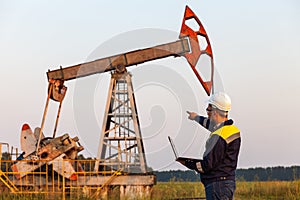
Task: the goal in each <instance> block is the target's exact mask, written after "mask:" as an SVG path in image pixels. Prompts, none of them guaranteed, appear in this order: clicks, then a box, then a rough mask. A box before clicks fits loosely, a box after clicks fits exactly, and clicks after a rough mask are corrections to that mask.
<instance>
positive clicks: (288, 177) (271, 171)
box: [154, 166, 300, 182]
mask: <svg viewBox="0 0 300 200" xmlns="http://www.w3.org/2000/svg"><path fill="white" fill-rule="evenodd" d="M154 174H156V178H157V181H159V182H169V181H186V182H195V181H200V175H199V174H197V173H195V172H194V171H191V170H187V171H182V170H170V171H155V172H154ZM236 178H237V180H239V181H293V180H299V179H300V166H292V167H280V166H279V167H267V168H262V167H257V168H248V169H237V171H236Z"/></svg>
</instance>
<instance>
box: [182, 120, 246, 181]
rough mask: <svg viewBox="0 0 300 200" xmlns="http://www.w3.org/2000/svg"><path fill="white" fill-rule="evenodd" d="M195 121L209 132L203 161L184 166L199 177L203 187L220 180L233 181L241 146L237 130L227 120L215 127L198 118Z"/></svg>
mask: <svg viewBox="0 0 300 200" xmlns="http://www.w3.org/2000/svg"><path fill="white" fill-rule="evenodd" d="M195 121H197V122H198V123H199V124H201V125H202V126H203V127H205V128H206V129H208V130H210V131H211V134H210V137H209V139H208V140H207V142H206V146H205V152H204V155H203V160H197V161H195V160H190V161H187V162H186V166H187V167H188V168H190V169H194V170H196V171H197V172H199V173H200V175H201V182H202V183H203V184H204V185H207V184H209V183H212V182H215V181H221V180H235V170H236V167H237V161H238V154H239V150H240V145H241V137H240V131H239V129H238V128H237V127H236V126H234V125H233V121H232V120H227V121H225V122H223V123H222V124H220V125H219V126H217V127H210V121H209V119H207V118H205V117H202V116H198V117H196V119H195Z"/></svg>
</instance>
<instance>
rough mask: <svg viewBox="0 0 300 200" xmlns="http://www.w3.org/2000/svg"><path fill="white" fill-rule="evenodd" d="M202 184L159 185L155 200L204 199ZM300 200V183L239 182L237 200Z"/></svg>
mask: <svg viewBox="0 0 300 200" xmlns="http://www.w3.org/2000/svg"><path fill="white" fill-rule="evenodd" d="M204 197H205V192H204V188H203V186H202V184H200V183H194V182H193V183H192V182H168V183H158V184H157V185H156V186H154V189H153V199H180V198H204ZM244 199H251V200H264V199H268V200H269V199H271V200H272V199H274V200H275V199H276V200H281V199H282V200H283V199H284V200H300V181H269V182H237V189H236V192H235V200H244Z"/></svg>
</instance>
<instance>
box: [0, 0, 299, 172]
mask: <svg viewBox="0 0 300 200" xmlns="http://www.w3.org/2000/svg"><path fill="white" fill-rule="evenodd" d="M186 5H188V6H189V7H190V8H191V9H192V10H193V11H194V13H195V14H196V15H197V16H198V17H199V19H200V20H201V22H202V23H203V25H204V27H205V29H206V31H207V32H208V35H209V38H210V41H211V44H212V48H213V53H214V58H215V64H216V70H217V74H218V76H219V77H220V78H217V79H216V80H217V82H216V87H218V88H222V89H224V90H225V91H226V92H227V93H228V94H229V95H230V96H231V98H232V111H231V113H230V117H232V118H233V119H234V121H235V123H236V125H237V126H238V127H239V128H240V130H241V133H242V147H241V153H240V158H239V164H238V167H239V168H247V167H271V166H279V165H280V166H291V165H300V157H299V156H298V154H299V153H300V145H299V143H300V131H299V130H298V123H299V122H298V121H299V119H300V118H299V113H300V89H299V88H300V80H299V79H298V76H299V74H300V61H299V58H298V57H297V56H299V55H300V38H299V35H300V23H299V19H300V13H299V8H300V3H299V2H298V1H297V0H285V1H283V0H275V1H274V0H272V1H271V0H265V1H258V0H253V1H244V2H243V1H237V0H229V1H203V0H198V1H196V0H193V1H183V0H164V1H158V0H155V1H142V0H140V1H138V0H134V1H133V0H130V1H102V0H98V1H79V0H78V1H74V0H72V1H58V0H54V1H37V0H36V1H32V0H27V1H9V0H7V1H5V0H0V67H1V68H0V69H1V73H0V81H1V84H0V91H1V93H2V95H1V97H2V98H1V101H0V102H1V103H0V110H1V113H2V114H1V115H0V121H1V128H0V141H1V142H8V143H10V144H11V145H12V146H14V147H15V148H20V144H19V141H20V139H19V137H20V131H21V127H22V124H23V123H28V124H29V125H30V126H31V127H32V129H34V128H35V127H37V126H40V124H41V120H42V115H43V110H44V106H45V101H46V95H47V77H46V72H47V71H48V69H52V70H53V69H57V68H59V66H63V67H67V66H71V65H74V64H79V63H83V62H86V61H87V60H93V59H96V58H100V57H105V56H110V55H114V54H116V53H125V52H126V51H132V50H136V49H141V48H145V47H151V46H154V45H158V44H162V43H165V42H172V41H175V40H176V39H178V38H177V35H178V32H179V30H180V26H181V22H182V17H183V14H184V9H185V6H186ZM128 70H129V71H131V72H132V74H133V84H134V87H135V90H136V94H137V95H136V102H137V107H138V112H139V116H140V123H141V127H142V134H143V136H144V145H145V149H146V158H147V162H148V165H149V166H151V167H153V168H154V169H156V170H165V169H184V168H183V167H182V166H180V164H178V163H176V162H174V155H173V154H172V151H171V149H170V146H169V144H168V141H167V139H166V138H167V136H168V135H171V136H172V137H173V138H174V141H175V144H176V146H177V147H178V151H179V152H180V154H181V155H184V156H192V157H199V158H200V157H201V154H202V152H203V148H204V144H205V139H206V138H207V131H205V130H203V129H202V128H201V127H199V126H198V125H197V124H196V123H193V122H191V121H189V120H188V119H187V115H186V113H185V111H186V110H194V111H196V112H198V113H199V114H204V115H205V114H206V113H205V106H206V105H205V103H204V102H205V100H206V99H207V96H206V95H205V93H204V92H203V88H202V87H201V86H200V84H199V83H198V82H197V80H196V79H195V77H194V75H193V74H192V72H191V70H190V69H189V66H188V65H187V62H186V61H185V60H184V58H176V59H175V58H168V59H163V60H157V61H155V62H151V64H148V63H145V64H143V65H141V66H138V67H132V68H129V69H128ZM108 81H109V74H104V75H95V76H91V77H87V78H82V79H80V80H79V79H78V80H75V81H70V82H66V83H65V84H66V86H67V87H68V93H67V96H66V98H65V100H64V104H63V110H62V113H61V119H60V124H59V129H58V133H57V134H58V135H60V134H64V133H66V132H67V133H70V135H72V136H78V137H79V139H80V141H81V143H82V145H83V146H84V147H85V149H86V150H85V151H84V154H85V155H89V156H96V152H97V145H98V142H99V134H100V132H99V131H100V129H99V128H100V127H101V126H102V115H103V107H105V101H106V98H107V94H106V90H107V84H108ZM94 83H96V85H95V84H94ZM89 90H90V93H88V91H89ZM85 92H87V93H88V94H85ZM90 98H92V99H90ZM55 111H56V105H55V104H53V105H52V104H51V106H50V111H49V115H48V118H47V125H46V127H45V135H46V136H51V135H52V132H51V131H52V126H53V124H54V120H55V115H54V113H55ZM89 116H90V118H89ZM92 122H96V123H95V124H92ZM143 132H144V133H143Z"/></svg>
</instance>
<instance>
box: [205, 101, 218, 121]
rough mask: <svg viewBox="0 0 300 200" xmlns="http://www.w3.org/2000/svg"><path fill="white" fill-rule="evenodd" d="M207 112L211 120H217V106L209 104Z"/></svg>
mask: <svg viewBox="0 0 300 200" xmlns="http://www.w3.org/2000/svg"><path fill="white" fill-rule="evenodd" d="M206 112H207V116H208V119H210V120H211V122H214V121H216V120H215V117H216V108H215V107H214V106H212V105H211V104H208V106H207V108H206Z"/></svg>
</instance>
